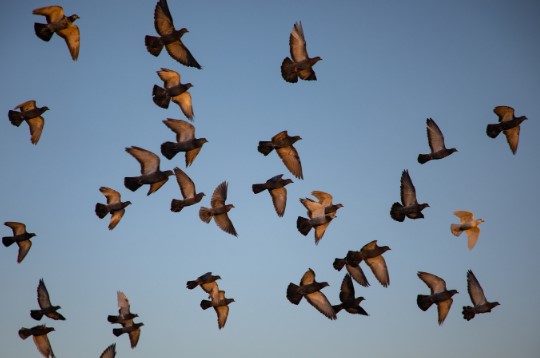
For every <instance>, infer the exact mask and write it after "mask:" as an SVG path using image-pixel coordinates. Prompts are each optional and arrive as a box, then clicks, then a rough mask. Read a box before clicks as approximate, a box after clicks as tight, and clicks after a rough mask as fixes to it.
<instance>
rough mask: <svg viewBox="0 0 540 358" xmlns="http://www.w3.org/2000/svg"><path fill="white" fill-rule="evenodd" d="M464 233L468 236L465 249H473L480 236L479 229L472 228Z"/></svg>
mask: <svg viewBox="0 0 540 358" xmlns="http://www.w3.org/2000/svg"><path fill="white" fill-rule="evenodd" d="M465 232H466V233H467V236H468V240H467V247H468V248H469V250H472V249H473V247H474V246H475V245H476V242H477V241H478V236H480V228H479V227H473V228H471V229H469V230H466V231H465Z"/></svg>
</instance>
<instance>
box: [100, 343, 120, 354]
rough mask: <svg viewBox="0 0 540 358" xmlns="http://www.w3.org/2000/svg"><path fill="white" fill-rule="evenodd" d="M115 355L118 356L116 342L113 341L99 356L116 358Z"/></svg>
mask: <svg viewBox="0 0 540 358" xmlns="http://www.w3.org/2000/svg"><path fill="white" fill-rule="evenodd" d="M114 357H116V343H113V344H111V345H110V346H108V347H107V348H105V350H104V351H103V353H101V355H100V356H99V358H114Z"/></svg>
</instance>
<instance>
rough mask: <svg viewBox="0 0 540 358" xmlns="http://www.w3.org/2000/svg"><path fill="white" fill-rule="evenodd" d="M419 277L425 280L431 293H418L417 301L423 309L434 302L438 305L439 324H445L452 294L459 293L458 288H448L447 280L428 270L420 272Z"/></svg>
mask: <svg viewBox="0 0 540 358" xmlns="http://www.w3.org/2000/svg"><path fill="white" fill-rule="evenodd" d="M418 277H419V278H420V279H421V280H422V281H424V283H425V284H426V285H428V287H429V288H430V290H431V294H429V295H418V296H417V298H416V303H417V304H418V307H419V308H420V309H421V310H422V311H426V310H427V309H428V308H429V307H431V305H432V304H434V303H435V304H436V305H437V310H438V313H439V325H441V324H443V322H444V320H445V319H446V316H447V315H448V312H449V311H450V307H452V302H453V300H452V296H453V295H455V294H456V293H459V292H458V291H456V290H447V289H446V282H444V280H443V279H442V278H440V277H438V276H435V275H433V274H431V273H427V272H418Z"/></svg>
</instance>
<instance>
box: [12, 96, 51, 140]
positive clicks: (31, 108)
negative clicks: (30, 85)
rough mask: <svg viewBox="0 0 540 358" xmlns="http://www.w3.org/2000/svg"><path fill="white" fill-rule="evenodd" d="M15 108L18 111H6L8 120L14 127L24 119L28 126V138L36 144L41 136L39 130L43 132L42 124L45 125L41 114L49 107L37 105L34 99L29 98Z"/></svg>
mask: <svg viewBox="0 0 540 358" xmlns="http://www.w3.org/2000/svg"><path fill="white" fill-rule="evenodd" d="M15 109H19V110H20V112H17V111H13V110H10V111H9V112H8V117H9V121H10V122H11V124H13V125H14V126H16V127H18V126H20V125H21V123H22V122H23V121H26V123H28V127H30V140H31V142H32V144H37V143H38V141H39V138H40V137H41V132H43V126H45V120H44V119H43V117H42V116H41V115H42V114H43V113H44V112H45V111H47V110H48V109H49V107H47V106H43V107H37V106H36V101H35V100H30V101H26V102H24V103H21V104H19V105H18V106H17V107H15Z"/></svg>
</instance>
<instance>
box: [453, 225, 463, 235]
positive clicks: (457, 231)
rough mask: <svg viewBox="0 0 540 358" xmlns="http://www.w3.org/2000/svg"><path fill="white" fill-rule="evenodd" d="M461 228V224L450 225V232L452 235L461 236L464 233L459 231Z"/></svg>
mask: <svg viewBox="0 0 540 358" xmlns="http://www.w3.org/2000/svg"><path fill="white" fill-rule="evenodd" d="M460 226H461V225H460V224H450V231H452V234H454V235H455V236H459V235H461V233H462V232H463V231H462V230H460V229H459V227H460Z"/></svg>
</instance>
